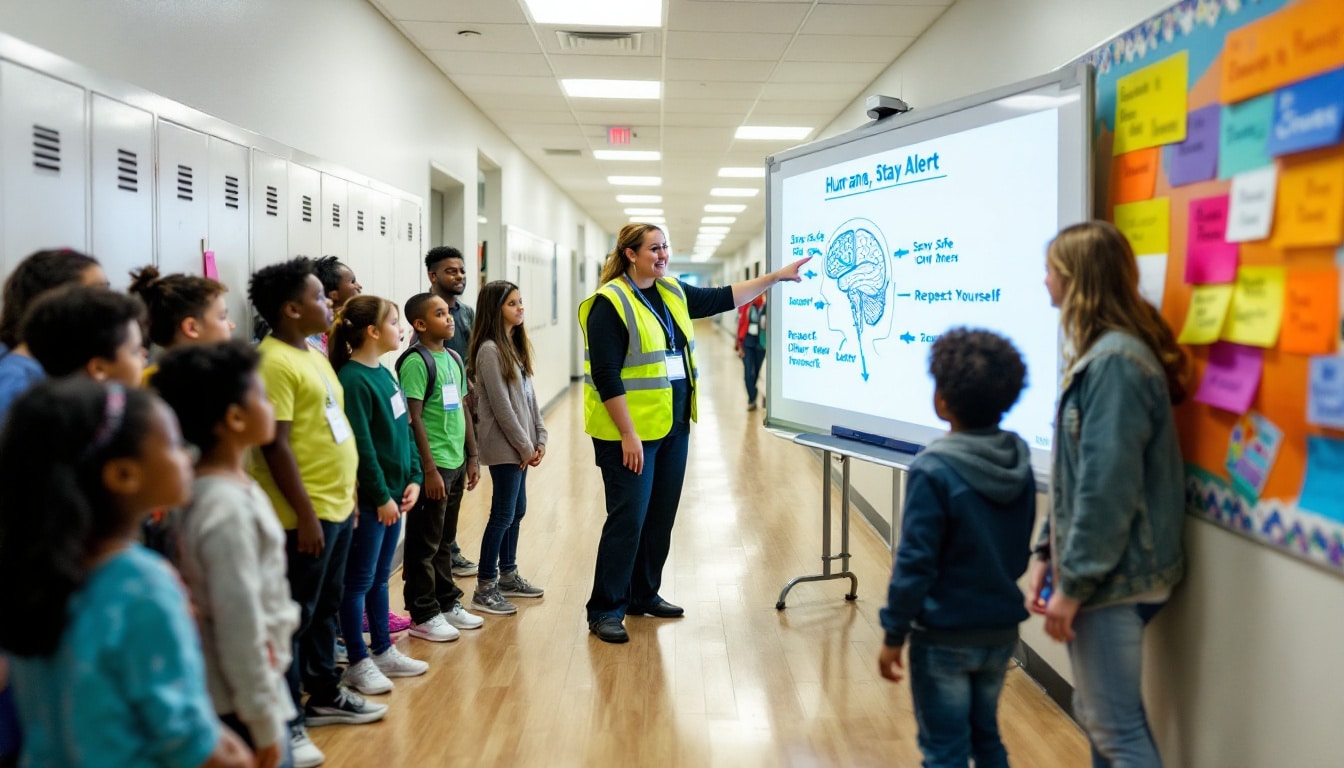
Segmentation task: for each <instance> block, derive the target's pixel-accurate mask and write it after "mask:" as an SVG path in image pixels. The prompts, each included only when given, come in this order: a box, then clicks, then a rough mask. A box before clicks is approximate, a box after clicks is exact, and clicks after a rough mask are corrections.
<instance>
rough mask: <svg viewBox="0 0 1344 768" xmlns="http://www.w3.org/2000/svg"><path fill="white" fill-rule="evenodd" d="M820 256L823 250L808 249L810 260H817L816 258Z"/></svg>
mask: <svg viewBox="0 0 1344 768" xmlns="http://www.w3.org/2000/svg"><path fill="white" fill-rule="evenodd" d="M820 255H821V249H820V248H808V249H807V256H808V258H810V259H813V258H816V257H818V256H820Z"/></svg>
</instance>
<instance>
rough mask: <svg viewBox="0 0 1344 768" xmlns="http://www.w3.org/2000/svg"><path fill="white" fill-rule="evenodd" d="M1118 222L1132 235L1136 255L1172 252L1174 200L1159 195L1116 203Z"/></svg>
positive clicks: (1121, 228)
mask: <svg viewBox="0 0 1344 768" xmlns="http://www.w3.org/2000/svg"><path fill="white" fill-rule="evenodd" d="M1115 226H1116V227H1117V228H1118V229H1119V230H1120V231H1121V232H1123V233H1124V235H1125V237H1127V238H1129V245H1130V247H1132V248H1133V249H1134V255H1135V256H1146V255H1148V254H1150V253H1170V252H1171V251H1170V248H1169V244H1170V242H1171V200H1170V199H1169V198H1166V197H1159V198H1156V199H1154V200H1144V201H1143V202H1140V203H1127V204H1125V205H1117V206H1115Z"/></svg>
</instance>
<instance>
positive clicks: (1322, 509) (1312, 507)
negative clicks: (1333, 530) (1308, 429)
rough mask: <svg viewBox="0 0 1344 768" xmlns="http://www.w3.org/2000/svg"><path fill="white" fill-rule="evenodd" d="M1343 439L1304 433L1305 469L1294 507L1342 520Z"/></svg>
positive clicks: (1341, 521) (1343, 512)
mask: <svg viewBox="0 0 1344 768" xmlns="http://www.w3.org/2000/svg"><path fill="white" fill-rule="evenodd" d="M1341 488H1344V440H1335V439H1333V438H1329V437H1322V436H1321V435H1309V436H1307V471H1306V476H1305V477H1304V478H1303V479H1302V493H1301V494H1299V495H1298V497H1297V506H1298V508H1300V509H1305V510H1307V511H1308V512H1315V513H1316V514H1318V515H1321V516H1322V517H1328V518H1330V519H1331V520H1334V521H1336V522H1340V523H1344V493H1340V489H1341Z"/></svg>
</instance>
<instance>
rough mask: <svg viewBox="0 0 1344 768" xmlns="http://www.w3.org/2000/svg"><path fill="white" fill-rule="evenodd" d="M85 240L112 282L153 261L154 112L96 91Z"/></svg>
mask: <svg viewBox="0 0 1344 768" xmlns="http://www.w3.org/2000/svg"><path fill="white" fill-rule="evenodd" d="M89 117H90V120H89V126H90V137H91V139H92V141H91V146H92V153H91V155H90V157H89V166H90V170H91V178H90V182H89V199H90V202H91V204H92V208H93V217H92V221H93V229H92V232H91V233H90V234H91V237H90V239H91V240H92V243H93V255H94V256H97V257H98V261H100V262H102V264H103V270H104V271H105V272H107V277H108V279H109V280H110V281H111V282H112V287H113V288H116V289H119V290H120V289H123V288H125V287H126V286H127V285H129V284H130V280H131V271H132V270H136V269H139V268H140V267H143V266H144V265H146V264H152V263H154V116H153V115H151V114H150V113H148V112H146V111H144V110H143V109H137V108H136V107H132V106H131V105H129V104H123V103H122V102H120V101H117V100H115V99H111V98H108V97H107V96H104V95H102V94H100V93H94V94H92V95H91V97H90V100H89Z"/></svg>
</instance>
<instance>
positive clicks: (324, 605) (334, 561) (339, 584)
mask: <svg viewBox="0 0 1344 768" xmlns="http://www.w3.org/2000/svg"><path fill="white" fill-rule="evenodd" d="M318 522H319V523H320V524H321V525H322V537H323V539H324V540H325V542H326V544H325V546H323V547H322V554H320V555H318V556H317V557H313V556H312V555H308V554H304V553H302V552H300V551H299V532H298V531H285V548H286V550H287V554H288V555H289V591H290V595H291V596H292V597H293V598H294V602H296V603H298V604H299V630H298V631H297V632H295V633H294V662H293V663H292V664H290V665H289V671H288V672H286V673H285V679H286V680H288V682H289V693H290V695H291V696H293V697H294V707H295V708H296V709H298V710H299V716H298V720H297V722H299V723H302V722H303V705H302V704H301V698H300V697H301V696H302V695H303V691H304V690H307V691H308V695H309V696H310V697H312V698H314V699H316V700H318V701H324V702H325V701H330V700H331V699H332V698H333V697H335V695H336V688H337V686H339V685H340V683H341V673H340V672H338V671H337V670H336V636H337V634H338V630H337V626H336V619H337V616H338V615H339V613H340V610H341V597H343V596H344V594H345V561H346V559H347V558H348V557H349V556H350V542H351V540H352V539H353V537H352V536H351V533H352V532H353V530H354V525H355V516H354V515H353V514H352V515H350V517H347V518H346V519H345V520H344V521H343V522H340V523H332V522H328V521H326V520H319V521H318Z"/></svg>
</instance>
